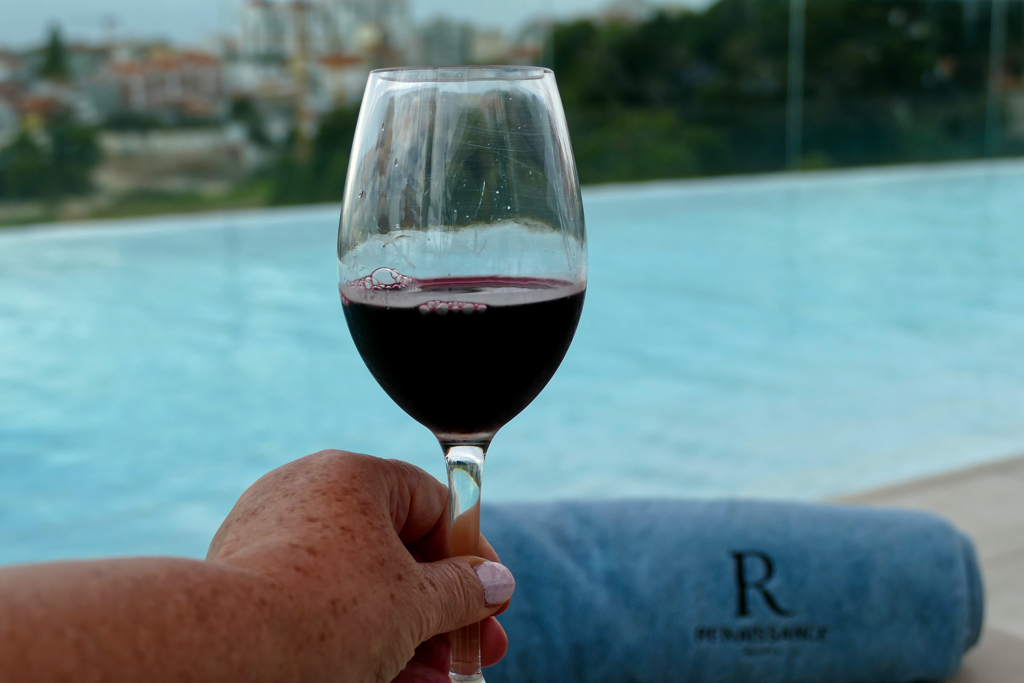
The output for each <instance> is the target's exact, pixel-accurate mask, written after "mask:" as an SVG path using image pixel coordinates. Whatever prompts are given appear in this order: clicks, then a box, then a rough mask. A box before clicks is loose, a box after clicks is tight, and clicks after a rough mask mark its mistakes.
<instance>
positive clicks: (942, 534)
mask: <svg viewBox="0 0 1024 683" xmlns="http://www.w3.org/2000/svg"><path fill="white" fill-rule="evenodd" d="M482 523H483V531H484V533H485V534H486V536H487V538H488V540H489V541H490V542H491V544H492V545H493V546H494V547H495V548H496V549H497V550H498V553H499V554H500V555H501V559H502V562H504V563H505V564H506V565H507V566H508V567H509V568H510V569H511V570H512V572H513V573H514V574H515V577H516V584H517V585H516V594H515V597H514V598H513V600H512V605H511V607H510V608H509V610H508V611H507V612H506V613H505V614H504V615H502V616H501V617H500V621H501V623H502V625H503V626H504V627H505V630H506V631H507V632H508V636H509V642H510V646H509V651H508V654H507V655H506V656H505V659H504V660H503V661H502V662H501V663H500V664H498V665H497V666H495V667H493V668H491V669H488V670H487V672H486V678H487V681H488V683H545V682H550V683H574V682H578V683H631V682H637V683H641V682H642V683H659V682H665V683H668V682H670V681H671V682H675V681H685V682H686V683H747V682H749V683H755V682H756V683H776V682H777V683H818V682H820V683H903V682H909V681H941V680H944V679H946V678H948V677H950V676H952V675H953V674H954V673H955V672H956V670H957V669H958V668H959V666H960V660H961V657H962V656H963V654H964V652H965V651H966V650H967V649H968V648H970V647H971V646H972V645H974V644H975V643H976V642H977V640H978V636H979V634H980V631H981V621H982V586H981V577H980V575H979V572H978V566H977V562H976V559H975V555H974V549H973V547H972V545H971V542H970V540H968V539H967V538H966V537H965V536H964V535H963V534H961V533H960V532H958V531H957V530H956V529H954V528H953V527H952V526H951V525H950V524H949V523H948V522H946V521H944V520H943V519H941V518H939V517H936V516H933V515H930V514H925V513H918V512H908V511H900V510H882V509H871V508H861V507H852V506H827V505H807V504H792V503H769V502H750V501H744V502H740V501H722V502H686V501H662V502H642V501H617V502H601V503H554V504H538V505H526V504H522V505H492V506H489V507H488V506H484V510H483V514H482Z"/></svg>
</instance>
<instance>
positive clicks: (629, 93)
mask: <svg viewBox="0 0 1024 683" xmlns="http://www.w3.org/2000/svg"><path fill="white" fill-rule="evenodd" d="M989 8H990V6H989V5H986V4H981V3H979V4H978V5H977V6H976V7H975V11H976V16H975V18H974V19H971V15H970V13H969V12H967V11H966V9H967V8H966V7H965V5H964V4H963V3H961V2H918V1H916V0H811V1H810V2H808V4H807V16H806V26H807V30H806V55H805V69H806V71H805V99H804V126H803V138H804V158H805V161H806V165H807V166H816V167H820V166H823V165H835V166H847V165H857V164H879V163H896V162H908V161H932V160H939V159H954V158H966V157H972V156H980V155H981V154H982V143H983V124H984V106H985V90H986V70H987V60H988V32H987V27H988V24H989V17H988V16H987V14H988V12H989V11H990V10H989ZM1020 12H1021V9H1020V8H1019V7H1018V6H1014V7H1013V8H1012V9H1011V12H1010V17H1009V24H1010V25H1011V26H1013V25H1018V24H1019V23H1020V21H1021V19H1022V17H1021V14H1020ZM788 31H789V3H788V2H787V1H786V0H719V2H717V3H715V4H714V5H712V6H710V7H708V8H707V9H706V10H704V11H700V12H698V11H692V10H680V11H675V12H662V13H660V14H658V15H656V16H654V17H653V18H652V19H651V20H649V21H647V22H644V23H641V24H638V25H614V24H606V25H599V24H596V23H593V22H589V21H578V22H574V23H571V24H564V25H560V26H556V28H555V34H554V68H555V72H556V73H557V74H558V82H559V88H560V90H561V93H562V97H563V101H564V103H565V107H566V115H567V117H568V120H569V128H570V133H571V135H572V140H573V148H574V150H575V153H576V159H577V164H578V166H579V170H580V178H581V180H583V181H584V182H608V181H617V180H636V179H642V178H656V177H682V176H690V175H705V174H714V173H736V172H752V171H769V170H778V169H781V168H782V166H783V162H784V159H785V130H786V96H787V92H786V90H787V67H788V56H789V55H788V47H789V35H788ZM1010 35H1011V43H1010V45H1009V46H1008V55H1007V56H1008V63H1009V64H1010V66H1011V72H1010V75H1011V76H1014V77H1019V76H1020V72H1021V70H1022V66H1024V41H1021V40H1020V39H1019V38H1014V34H1013V33H1012V32H1011V34H1010ZM1021 152H1024V143H1022V142H1021V141H1016V142H1014V141H1010V142H1008V143H1007V144H1005V145H1004V147H1003V149H1002V153H1004V154H1012V153H1021Z"/></svg>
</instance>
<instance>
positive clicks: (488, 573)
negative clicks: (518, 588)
mask: <svg viewBox="0 0 1024 683" xmlns="http://www.w3.org/2000/svg"><path fill="white" fill-rule="evenodd" d="M419 568H420V571H421V572H423V578H424V581H423V582H422V584H421V585H422V586H423V588H422V589H421V592H420V594H419V595H418V596H417V597H416V599H417V600H419V602H420V604H419V608H420V610H421V613H422V614H423V615H424V616H425V617H426V618H425V619H424V622H423V624H422V628H424V629H425V630H426V631H427V632H426V633H421V634H419V635H420V638H419V641H420V642H423V641H424V640H426V639H427V638H430V637H432V636H435V635H437V634H439V633H446V632H448V631H454V630H455V629H457V628H460V627H462V626H468V625H469V624H475V623H477V622H479V621H483V620H484V619H485V618H487V617H489V616H492V615H493V614H494V612H495V611H497V610H498V608H499V607H501V606H502V605H503V604H504V603H506V602H507V601H508V600H509V598H510V597H511V596H512V592H513V591H514V590H515V585H516V582H515V579H514V578H512V572H510V571H509V570H508V569H507V568H506V567H505V566H503V565H500V564H498V563H496V562H490V561H487V560H484V559H482V558H479V557H455V558H451V559H448V560H440V561H438V562H432V563H429V564H421V565H419Z"/></svg>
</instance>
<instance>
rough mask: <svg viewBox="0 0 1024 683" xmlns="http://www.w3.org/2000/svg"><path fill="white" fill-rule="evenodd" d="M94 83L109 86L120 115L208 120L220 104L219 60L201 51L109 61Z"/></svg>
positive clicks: (158, 52)
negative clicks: (113, 93) (130, 114)
mask: <svg viewBox="0 0 1024 683" xmlns="http://www.w3.org/2000/svg"><path fill="white" fill-rule="evenodd" d="M97 80H98V81H99V82H100V83H103V84H107V85H110V86H113V88H114V90H115V91H116V98H115V102H116V106H117V112H120V113H132V114H149V115H158V116H160V117H162V118H165V119H171V120H173V119H177V118H210V117H214V116H217V115H219V114H220V112H221V110H222V107H223V103H224V97H223V88H222V79H221V60H220V59H219V58H218V57H216V56H214V55H211V54H208V53H205V52H198V51H175V50H170V49H156V50H153V51H152V52H150V53H149V54H147V55H145V56H142V57H138V58H135V59H131V60H129V61H114V62H111V63H110V64H109V65H108V66H107V68H106V70H105V72H104V73H103V74H101V75H100V76H99V77H98V79H97ZM117 112H107V113H108V114H110V113H117Z"/></svg>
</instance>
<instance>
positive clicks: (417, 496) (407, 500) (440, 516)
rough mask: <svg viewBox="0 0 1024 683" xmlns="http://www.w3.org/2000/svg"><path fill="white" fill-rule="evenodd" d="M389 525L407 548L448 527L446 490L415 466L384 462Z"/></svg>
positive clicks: (401, 462) (393, 461)
mask: <svg viewBox="0 0 1024 683" xmlns="http://www.w3.org/2000/svg"><path fill="white" fill-rule="evenodd" d="M385 465H386V467H385V473H386V476H387V480H388V487H389V491H388V494H389V497H390V501H389V503H390V507H391V521H392V523H393V524H394V525H395V532H396V533H397V534H398V537H399V538H400V539H401V540H402V543H403V544H405V545H409V544H410V543H416V542H418V541H421V540H422V539H423V538H424V537H425V536H428V535H432V534H434V533H436V531H437V530H438V529H439V528H447V524H448V488H447V487H446V486H445V485H444V484H442V483H441V482H439V481H438V480H437V479H434V477H432V476H430V475H429V474H428V473H427V472H424V471H423V470H421V469H420V468H419V467H416V466H415V465H410V464H409V463H407V462H403V461H401V460H387V461H385Z"/></svg>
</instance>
